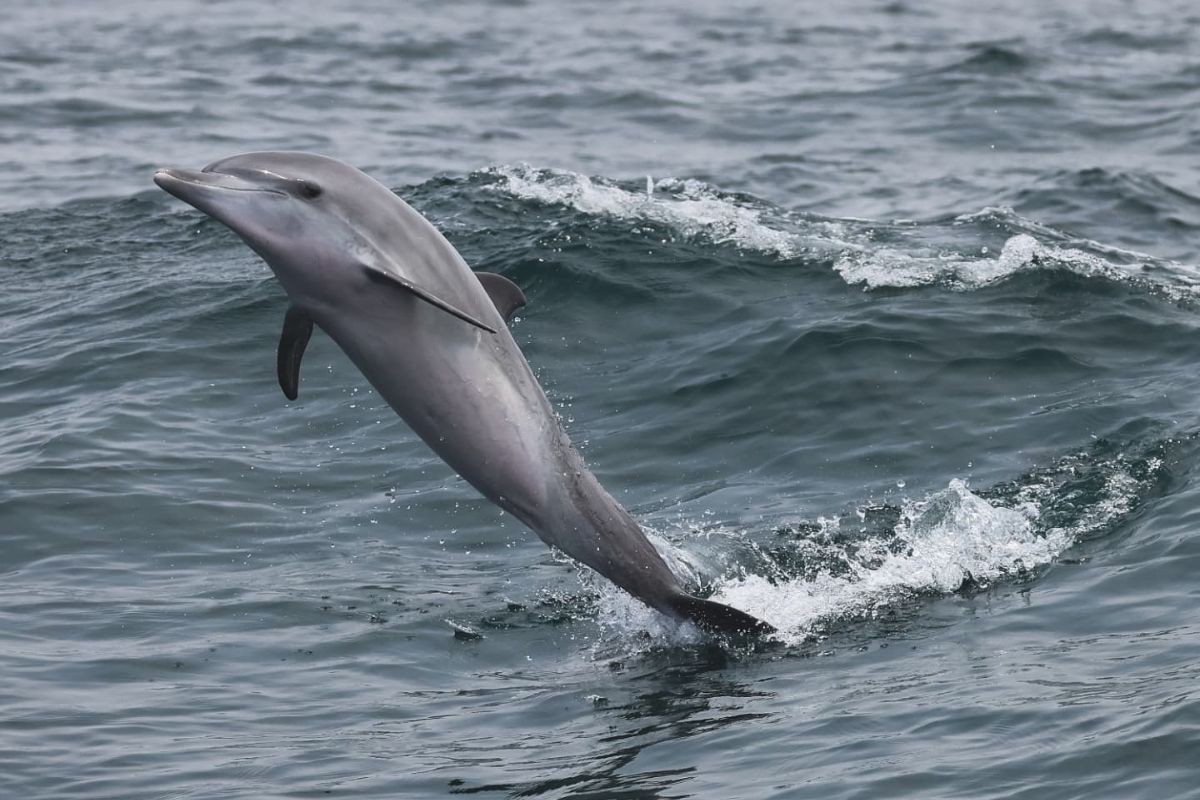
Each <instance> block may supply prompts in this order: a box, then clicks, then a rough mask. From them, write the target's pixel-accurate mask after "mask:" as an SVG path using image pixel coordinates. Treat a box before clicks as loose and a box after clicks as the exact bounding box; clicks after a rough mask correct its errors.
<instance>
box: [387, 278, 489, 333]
mask: <svg viewBox="0 0 1200 800" xmlns="http://www.w3.org/2000/svg"><path fill="white" fill-rule="evenodd" d="M364 269H366V271H367V274H368V275H369V276H370V277H371V278H372V279H373V280H380V281H384V282H387V283H391V284H392V285H394V286H399V287H401V288H402V289H407V290H408V291H410V292H412V293H413V294H414V295H416V296H417V297H419V298H421V299H422V300H424V301H425V302H426V303H429V305H431V306H434V307H435V308H440V309H441V310H442V311H445V312H446V313H447V314H451V315H453V316H455V317H458V318H459V319H461V320H462V321H464V322H469V323H471V324H472V325H474V326H475V327H476V328H479V329H480V330H485V331H487V332H488V333H495V332H496V329H495V328H493V327H492V326H490V325H487V324H486V323H483V322H480V321H479V320H478V319H476V318H475V317H473V316H472V315H470V314H468V313H467V312H466V311H463V310H462V309H460V308H455V307H454V306H452V305H450V304H449V303H447V302H446V301H445V300H443V299H442V298H440V297H438V296H437V295H435V294H434V293H432V292H430V291H427V290H425V289H422V288H421V287H419V286H417V285H416V284H414V283H413V282H412V281H410V280H408V279H407V278H402V277H400V276H399V275H395V274H393V273H391V272H387V271H385V270H382V269H379V268H378V267H372V266H369V265H364Z"/></svg>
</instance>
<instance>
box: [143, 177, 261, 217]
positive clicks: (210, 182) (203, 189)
mask: <svg viewBox="0 0 1200 800" xmlns="http://www.w3.org/2000/svg"><path fill="white" fill-rule="evenodd" d="M154 182H155V183H157V184H158V185H159V188H161V189H163V190H164V191H166V192H168V193H169V194H172V195H174V196H175V197H178V198H179V199H180V200H182V201H183V202H185V203H187V204H188V205H191V206H195V207H196V208H198V209H200V210H201V211H203V212H204V213H206V214H210V215H213V216H217V214H216V212H217V210H218V209H219V208H220V207H221V205H222V200H226V201H227V200H231V199H233V193H235V192H253V193H255V194H259V195H262V194H278V195H282V194H283V192H281V191H279V190H278V189H275V188H272V187H270V186H264V185H262V184H261V183H256V182H254V181H250V180H246V179H245V178H241V177H238V176H237V175H230V174H227V173H224V172H208V171H205V172H197V171H196V170H191V169H160V170H158V171H156V172H155V173H154Z"/></svg>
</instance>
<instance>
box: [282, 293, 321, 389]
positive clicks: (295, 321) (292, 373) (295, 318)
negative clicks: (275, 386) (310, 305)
mask: <svg viewBox="0 0 1200 800" xmlns="http://www.w3.org/2000/svg"><path fill="white" fill-rule="evenodd" d="M312 329H313V323H312V318H311V317H310V316H308V314H305V313H304V312H303V311H301V310H300V309H298V308H296V307H295V306H288V310H287V315H286V316H285V317H284V318H283V333H281V334H280V336H279V353H278V356H277V358H276V362H275V367H276V371H277V372H278V373H279V388H281V389H283V394H284V396H286V397H287V399H288V400H295V399H296V398H297V397H298V396H299V394H300V359H302V358H304V348H305V347H307V346H308V340H309V338H310V337H311V336H312Z"/></svg>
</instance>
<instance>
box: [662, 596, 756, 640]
mask: <svg viewBox="0 0 1200 800" xmlns="http://www.w3.org/2000/svg"><path fill="white" fill-rule="evenodd" d="M668 604H669V606H670V608H671V611H672V612H674V614H675V616H678V617H681V618H683V619H686V620H689V621H691V622H692V623H694V624H695V625H696V627H698V628H700V629H701V630H704V631H707V632H709V633H723V634H734V635H738V636H745V635H747V634H756V635H764V634H768V633H774V632H775V628H774V627H773V626H771V625H768V624H767V623H765V622H763V621H762V620H760V619H757V618H755V617H752V616H750V615H749V614H747V613H746V612H745V611H738V610H737V609H736V608H733V607H732V606H726V605H722V604H721V603H714V602H713V601H712V600H701V599H700V598H699V597H692V596H691V595H690V594H683V593H680V594H678V595H676V596H675V597H673V598H671V600H670V601H668Z"/></svg>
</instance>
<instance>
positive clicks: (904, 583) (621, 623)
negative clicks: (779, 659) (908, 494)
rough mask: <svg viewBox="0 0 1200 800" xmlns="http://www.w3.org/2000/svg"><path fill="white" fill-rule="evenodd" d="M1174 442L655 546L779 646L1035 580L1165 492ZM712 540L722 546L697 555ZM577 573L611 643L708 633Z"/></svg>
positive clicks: (679, 639)
mask: <svg viewBox="0 0 1200 800" xmlns="http://www.w3.org/2000/svg"><path fill="white" fill-rule="evenodd" d="M1182 441H1183V440H1176V439H1165V440H1159V441H1155V442H1152V443H1150V444H1146V445H1136V444H1135V445H1131V446H1124V447H1123V446H1121V445H1118V444H1115V443H1112V442H1108V441H1100V442H1097V443H1096V444H1095V445H1094V446H1093V447H1091V448H1089V449H1087V450H1083V451H1079V452H1075V453H1071V454H1068V455H1066V456H1064V457H1062V458H1060V459H1059V460H1057V461H1056V462H1055V463H1053V464H1051V465H1049V466H1046V467H1043V468H1039V469H1036V470H1033V471H1031V472H1029V473H1027V474H1026V475H1023V476H1021V477H1020V478H1018V479H1016V480H1014V481H1011V482H1008V483H1005V484H1001V485H998V486H995V487H992V488H991V489H989V490H984V491H972V490H971V489H970V487H969V486H968V484H967V482H966V481H965V480H963V479H954V480H951V481H950V482H949V484H948V485H947V487H946V488H945V489H943V490H941V491H937V492H934V493H932V494H930V495H928V496H925V497H922V498H919V499H915V500H909V501H906V502H904V503H902V504H900V505H898V506H888V505H864V506H860V507H859V508H857V509H855V510H854V511H853V512H852V513H849V514H846V515H844V516H841V517H835V518H822V519H818V520H817V521H815V522H805V523H800V524H794V525H786V526H781V527H780V528H779V529H778V530H777V531H775V533H774V536H773V537H772V541H769V542H761V541H754V537H753V535H752V534H751V533H749V532H737V531H728V530H723V529H716V530H709V531H703V532H702V531H697V530H691V531H688V532H687V536H686V537H685V538H684V539H683V540H682V541H681V542H680V543H679V544H672V543H670V542H668V541H667V539H666V538H665V537H663V536H661V535H660V536H657V537H654V538H655V544H656V545H657V546H658V547H659V549H660V550H661V551H663V552H665V553H666V554H667V557H668V562H669V563H670V564H671V566H672V568H673V569H675V570H676V571H677V572H678V573H679V574H680V575H681V576H683V577H685V579H687V580H689V581H690V582H691V583H693V584H706V585H708V586H709V587H710V588H711V589H712V590H713V594H712V596H713V598H714V599H716V600H719V601H721V602H724V603H729V604H730V605H733V606H735V607H737V608H740V609H743V610H745V611H747V612H749V613H751V614H754V615H755V616H758V617H760V618H762V619H765V620H767V621H768V622H770V623H771V624H772V625H774V626H775V627H776V628H777V629H778V631H779V633H778V634H777V637H776V638H777V639H778V640H780V641H782V642H783V643H785V644H788V645H800V644H804V643H806V642H813V641H819V640H823V639H825V638H827V637H828V636H830V635H831V634H832V633H834V632H835V631H836V630H838V629H839V628H840V627H844V626H845V625H846V624H847V623H852V622H854V621H861V620H864V619H875V618H879V617H881V616H883V615H885V614H891V613H893V612H894V610H895V609H897V608H898V607H902V606H905V605H906V604H909V603H911V602H913V601H914V600H918V599H920V598H921V597H936V596H944V595H948V594H952V593H973V592H978V591H982V590H986V589H988V588H989V587H992V586H994V585H996V584H998V583H1003V582H1006V581H1024V580H1029V579H1031V578H1033V577H1035V576H1036V575H1037V574H1038V572H1039V570H1042V569H1044V568H1046V567H1047V566H1048V565H1050V564H1051V563H1053V562H1055V561H1056V560H1059V559H1061V558H1062V557H1063V556H1064V554H1065V553H1066V552H1067V551H1068V550H1070V548H1072V547H1075V546H1076V545H1079V544H1081V543H1083V542H1086V541H1090V540H1093V539H1097V538H1099V537H1102V536H1104V535H1106V534H1107V533H1109V532H1111V531H1112V530H1114V529H1115V528H1116V527H1117V526H1118V525H1119V524H1120V523H1121V522H1122V521H1124V520H1126V519H1128V518H1129V516H1130V515H1131V514H1133V513H1134V512H1135V511H1137V510H1138V509H1139V508H1141V507H1142V506H1143V505H1144V504H1145V503H1146V502H1147V501H1148V500H1149V499H1151V498H1152V497H1155V496H1158V495H1159V494H1162V493H1163V492H1164V491H1165V485H1166V482H1167V480H1168V478H1169V475H1170V470H1169V464H1170V463H1172V462H1173V460H1174V455H1175V451H1176V450H1177V449H1178V448H1179V446H1180V444H1181V442H1182ZM714 536H715V537H717V538H718V539H720V540H721V542H720V546H719V547H718V548H716V550H714V551H712V552H710V553H707V554H701V551H702V550H703V549H704V540H707V539H711V538H713V537H714ZM698 540H699V546H698V545H697V541H698ZM583 580H584V582H585V584H587V585H589V586H590V587H591V589H592V591H594V592H595V593H596V594H597V595H598V598H599V599H598V604H599V613H598V615H597V617H598V619H599V621H600V624H601V625H602V627H604V628H605V630H606V633H607V635H608V638H609V640H619V641H620V642H621V643H622V645H621V647H622V648H629V647H631V646H632V647H634V648H635V649H636V647H638V646H640V647H643V648H648V647H658V646H669V645H672V644H680V643H695V642H698V641H701V640H702V637H701V635H700V634H699V633H698V632H697V631H695V630H694V629H693V628H691V626H689V625H674V624H672V623H670V622H669V621H666V620H664V619H663V618H661V617H659V616H658V615H657V614H655V613H654V612H651V611H649V610H648V609H646V608H645V607H644V606H642V605H641V604H640V603H638V602H637V601H635V600H633V599H632V598H630V597H629V596H628V595H625V594H624V593H623V592H620V591H618V590H616V589H613V588H611V587H607V586H604V585H601V584H600V582H598V581H594V580H592V579H590V577H586V576H585V577H584V578H583ZM600 646H601V647H603V646H604V645H603V644H602V645H600Z"/></svg>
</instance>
